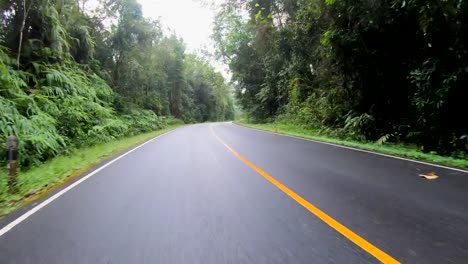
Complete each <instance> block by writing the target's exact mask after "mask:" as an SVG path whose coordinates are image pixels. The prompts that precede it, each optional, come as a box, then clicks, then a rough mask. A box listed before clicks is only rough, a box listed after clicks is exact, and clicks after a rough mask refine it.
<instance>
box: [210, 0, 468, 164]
mask: <svg viewBox="0 0 468 264" xmlns="http://www.w3.org/2000/svg"><path fill="white" fill-rule="evenodd" d="M467 11H468V3H467V2H466V1H459V0H447V1H431V0H429V1H427V0H425V1H422V0H421V1H420V0H391V1H360V0H358V1H354V0H353V1H349V0H325V1H321V0H228V1H227V2H226V3H225V4H224V5H222V7H221V8H220V10H219V12H218V15H217V18H216V26H215V32H214V39H215V40H216V43H217V47H218V55H219V56H220V57H222V58H224V59H225V60H226V61H227V62H228V64H229V67H230V69H231V70H232V72H233V82H234V83H235V84H236V96H237V98H238V101H239V103H240V104H241V106H242V107H243V109H244V111H246V112H247V113H248V114H249V115H250V116H251V117H252V118H254V119H255V120H257V121H270V120H273V119H280V120H281V119H282V120H288V121H289V122H296V123H298V124H302V125H304V126H307V127H310V128H315V129H324V130H333V131H334V132H336V133H338V134H342V135H348V136H354V137H358V138H362V139H365V140H376V141H378V142H384V141H393V142H403V143H408V144H416V145H418V146H420V147H421V148H422V149H423V150H424V151H436V152H438V153H440V154H453V155H462V156H464V155H466V153H468V123H467V122H465V121H464V119H463V118H464V117H465V116H466V115H467V113H468V111H467V108H466V107H465V106H464V101H465V100H466V98H467V94H468V92H467V87H468V78H467V77H468V50H467V49H468V27H467V25H468V12H467Z"/></svg>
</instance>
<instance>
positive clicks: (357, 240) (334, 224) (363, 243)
mask: <svg viewBox="0 0 468 264" xmlns="http://www.w3.org/2000/svg"><path fill="white" fill-rule="evenodd" d="M210 130H211V132H212V133H213V135H214V136H215V137H216V139H217V140H218V141H219V142H221V144H223V145H224V146H225V147H226V148H227V149H228V150H229V151H231V152H232V153H233V154H234V155H235V156H236V157H237V158H238V159H240V160H241V161H243V162H244V163H245V164H247V165H248V166H249V167H250V168H252V169H253V170H254V171H256V172H257V173H258V174H260V175H262V176H263V177H264V178H265V179H267V180H268V181H269V182H270V183H272V184H273V185H275V186H276V187H277V188H278V189H280V190H281V191H283V192H284V193H285V194H287V195H288V196H289V197H291V198H292V199H293V200H294V201H296V202H297V203H299V204H300V205H302V206H303V207H304V208H306V209H307V210H308V211H309V212H311V213H312V214H314V215H315V216H317V217H318V218H319V219H320V220H322V221H323V222H325V223H326V224H327V225H329V226H330V227H331V228H333V229H335V230H336V231H337V232H338V233H340V234H342V235H343V236H345V237H346V238H348V239H349V240H351V241H352V242H353V243H354V244H356V245H357V246H359V247H360V248H362V249H363V250H364V251H366V252H367V253H369V254H371V255H372V256H374V257H375V258H376V259H378V260H379V261H381V262H382V263H386V264H387V263H389V264H396V263H400V262H399V261H398V260H396V259H394V258H393V257H391V256H390V255H388V254H387V253H385V252H383V251H382V250H380V249H379V248H377V247H376V246H374V245H372V244H371V243H370V242H369V241H367V240H365V239H364V238H362V237H361V236H359V235H358V234H356V233H354V232H353V231H351V230H350V229H349V228H347V227H346V226H344V225H342V224H341V223H340V222H338V221H336V220H335V219H333V218H332V217H331V216H329V215H327V214H326V213H325V212H323V211H322V210H320V209H319V208H317V207H316V206H315V205H313V204H311V203H310V202H308V201H307V200H306V199H304V198H302V197H301V196H300V195H299V194H297V193H295V192H294V191H293V190H291V189H289V188H288V187H286V186H285V185H284V184H282V183H281V182H280V181H278V180H277V179H275V178H273V177H272V176H270V175H269V174H268V173H266V172H265V171H263V170H262V169H260V168H259V167H257V166H256V165H255V164H253V163H252V162H250V161H249V160H248V159H246V158H244V157H243V156H242V155H241V154H239V153H238V152H237V151H235V150H234V149H233V148H231V147H230V146H229V145H228V144H226V143H225V142H224V141H223V140H222V139H221V138H220V137H218V135H216V133H215V132H214V130H213V127H212V126H211V125H210Z"/></svg>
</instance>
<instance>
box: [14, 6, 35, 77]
mask: <svg viewBox="0 0 468 264" xmlns="http://www.w3.org/2000/svg"><path fill="white" fill-rule="evenodd" d="M29 8H31V5H29V7H28V9H27V10H26V0H23V21H21V28H20V39H19V43H18V55H17V57H16V64H17V65H18V70H19V68H20V58H21V48H22V46H23V31H24V26H25V25H26V17H27V16H28V13H29Z"/></svg>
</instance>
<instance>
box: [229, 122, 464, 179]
mask: <svg viewBox="0 0 468 264" xmlns="http://www.w3.org/2000/svg"><path fill="white" fill-rule="evenodd" d="M231 124H233V125H236V126H238V127H243V128H248V129H252V130H257V131H260V132H265V133H270V134H275V135H278V136H283V137H290V138H296V139H302V140H306V141H311V142H315V143H320V144H325V145H330V146H335V147H340V148H345V149H351V150H355V151H360V152H365V153H370V154H374V155H379V156H384V157H387V158H394V159H399V160H404V161H410V162H414V163H419V164H424V165H428V166H434V167H438V168H442V169H447V170H453V171H458V172H463V173H468V170H463V169H457V168H452V167H447V166H443V165H439V164H435V163H430V162H424V161H419V160H413V159H407V158H402V157H398V156H393V155H389V154H383V153H378V152H373V151H370V150H364V149H358V148H353V147H348V146H343V145H339V144H333V143H329V142H323V141H319V140H314V139H309V138H302V137H298V136H293V135H286V134H281V133H275V132H271V131H266V130H262V129H258V128H253V127H248V126H243V125H238V124H236V123H233V122H231Z"/></svg>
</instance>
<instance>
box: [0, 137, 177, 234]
mask: <svg viewBox="0 0 468 264" xmlns="http://www.w3.org/2000/svg"><path fill="white" fill-rule="evenodd" d="M175 130H177V128H176V129H174V130H171V131H168V132H166V133H163V134H161V135H159V136H157V137H154V138H152V139H150V140H148V141H146V142H144V143H142V144H140V145H138V146H136V147H134V148H133V149H131V150H129V151H127V152H125V153H124V154H122V155H120V156H118V157H117V158H115V159H113V160H111V161H109V162H107V163H106V164H104V165H102V166H101V167H99V168H98V169H96V170H94V171H92V172H90V173H89V174H87V175H86V176H84V177H83V178H81V179H79V180H77V181H76V182H74V183H72V184H70V185H69V186H67V187H66V188H65V189H63V190H61V191H60V192H58V193H56V194H54V195H53V196H51V197H49V198H48V199H47V200H45V201H43V202H42V203H40V204H38V205H36V206H35V207H34V208H32V209H31V210H29V211H27V212H26V213H24V214H23V215H21V216H20V217H18V218H16V219H15V220H13V221H12V222H10V223H9V224H8V225H6V226H5V227H3V228H2V229H0V237H1V236H3V235H4V234H6V233H7V232H8V231H10V230H11V229H12V228H14V227H15V226H17V225H19V224H20V223H21V222H23V221H24V220H26V219H27V218H28V217H30V216H31V215H33V214H34V213H36V212H37V211H39V210H41V209H42V208H44V207H45V206H47V205H48V204H50V203H51V202H53V201H54V200H56V199H57V198H59V197H60V196H62V195H64V194H65V193H66V192H68V191H69V190H71V189H73V188H74V187H76V186H77V185H78V184H80V183H82V182H84V181H86V180H87V179H89V178H90V177H92V176H93V175H95V174H97V173H98V172H100V171H102V170H103V169H105V168H106V167H107V166H109V165H111V164H112V163H114V162H116V161H118V160H119V159H121V158H123V157H125V156H127V155H128V154H130V153H132V152H133V151H135V150H137V149H139V148H141V147H143V146H144V145H146V144H148V143H151V142H152V141H154V140H156V139H158V138H160V137H162V136H164V135H167V134H169V133H171V132H173V131H175Z"/></svg>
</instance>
